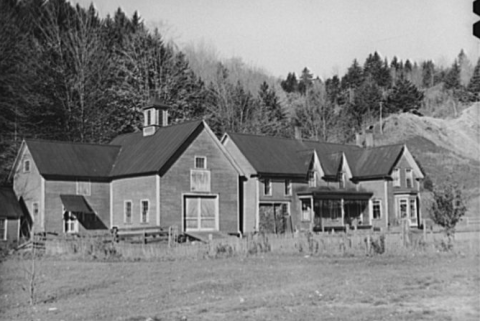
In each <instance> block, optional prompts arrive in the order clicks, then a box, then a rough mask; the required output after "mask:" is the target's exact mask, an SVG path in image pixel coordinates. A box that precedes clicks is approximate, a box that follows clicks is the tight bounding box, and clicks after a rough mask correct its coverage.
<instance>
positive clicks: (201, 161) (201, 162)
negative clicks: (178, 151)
mask: <svg viewBox="0 0 480 321" xmlns="http://www.w3.org/2000/svg"><path fill="white" fill-rule="evenodd" d="M195 168H197V169H206V168H207V158H206V157H203V156H202V157H195Z"/></svg>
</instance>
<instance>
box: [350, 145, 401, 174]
mask: <svg viewBox="0 0 480 321" xmlns="http://www.w3.org/2000/svg"><path fill="white" fill-rule="evenodd" d="M402 151H403V145H387V146H380V147H371V148H362V149H359V150H356V151H346V153H345V156H346V157H347V161H348V164H349V165H350V169H351V170H352V175H353V177H354V178H373V177H382V176H387V175H389V174H390V172H391V170H392V168H393V166H394V165H395V163H396V162H397V160H398V158H399V157H400V156H401V154H402Z"/></svg>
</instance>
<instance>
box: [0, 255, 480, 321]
mask: <svg viewBox="0 0 480 321" xmlns="http://www.w3.org/2000/svg"><path fill="white" fill-rule="evenodd" d="M479 261H480V257H479V255H478V252H477V253H466V254H465V253H461V252H458V251H457V252H455V253H425V254H418V253H417V254H407V255H391V254H388V253H386V254H384V255H378V256H365V255H358V256H357V255H356V256H350V257H326V256H316V255H314V256H310V255H305V253H293V252H292V253H282V254H279V253H275V252H272V253H267V254H258V255H255V256H248V257H246V256H242V257H240V256H237V257H230V258H224V259H198V260H195V259H182V260H164V261H132V262H125V261H119V262H99V261H94V260H90V261H89V260H76V259H66V258H65V257H44V258H41V259H39V260H37V261H36V271H37V280H38V283H37V285H36V289H37V301H38V302H37V304H36V305H34V306H30V305H29V303H28V294H27V292H26V291H24V290H22V287H23V286H25V285H27V283H28V282H27V281H26V280H25V268H26V267H28V266H29V264H30V263H31V262H30V261H29V260H22V259H21V258H20V257H19V256H13V257H12V256H11V257H8V258H7V259H6V260H4V261H3V262H2V263H0V295H1V296H0V297H1V301H0V319H1V320H130V321H132V320H147V319H148V318H151V319H150V320H230V321H234V320H242V321H243V320H479V319H480V296H479V293H480V270H479V269H480V262H479Z"/></svg>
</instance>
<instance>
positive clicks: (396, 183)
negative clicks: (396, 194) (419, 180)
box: [392, 168, 400, 186]
mask: <svg viewBox="0 0 480 321" xmlns="http://www.w3.org/2000/svg"><path fill="white" fill-rule="evenodd" d="M392 179H393V186H400V169H399V168H395V169H394V170H393V172H392Z"/></svg>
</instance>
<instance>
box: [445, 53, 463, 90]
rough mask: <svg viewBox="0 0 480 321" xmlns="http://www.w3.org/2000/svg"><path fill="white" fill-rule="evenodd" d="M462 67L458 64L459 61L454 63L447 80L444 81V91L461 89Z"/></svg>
mask: <svg viewBox="0 0 480 321" xmlns="http://www.w3.org/2000/svg"><path fill="white" fill-rule="evenodd" d="M460 86H461V84H460V65H459V64H458V61H457V60H456V59H455V61H454V62H453V65H452V67H451V68H450V70H449V71H448V73H447V74H446V77H445V80H444V89H446V90H449V89H452V90H458V89H460Z"/></svg>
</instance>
